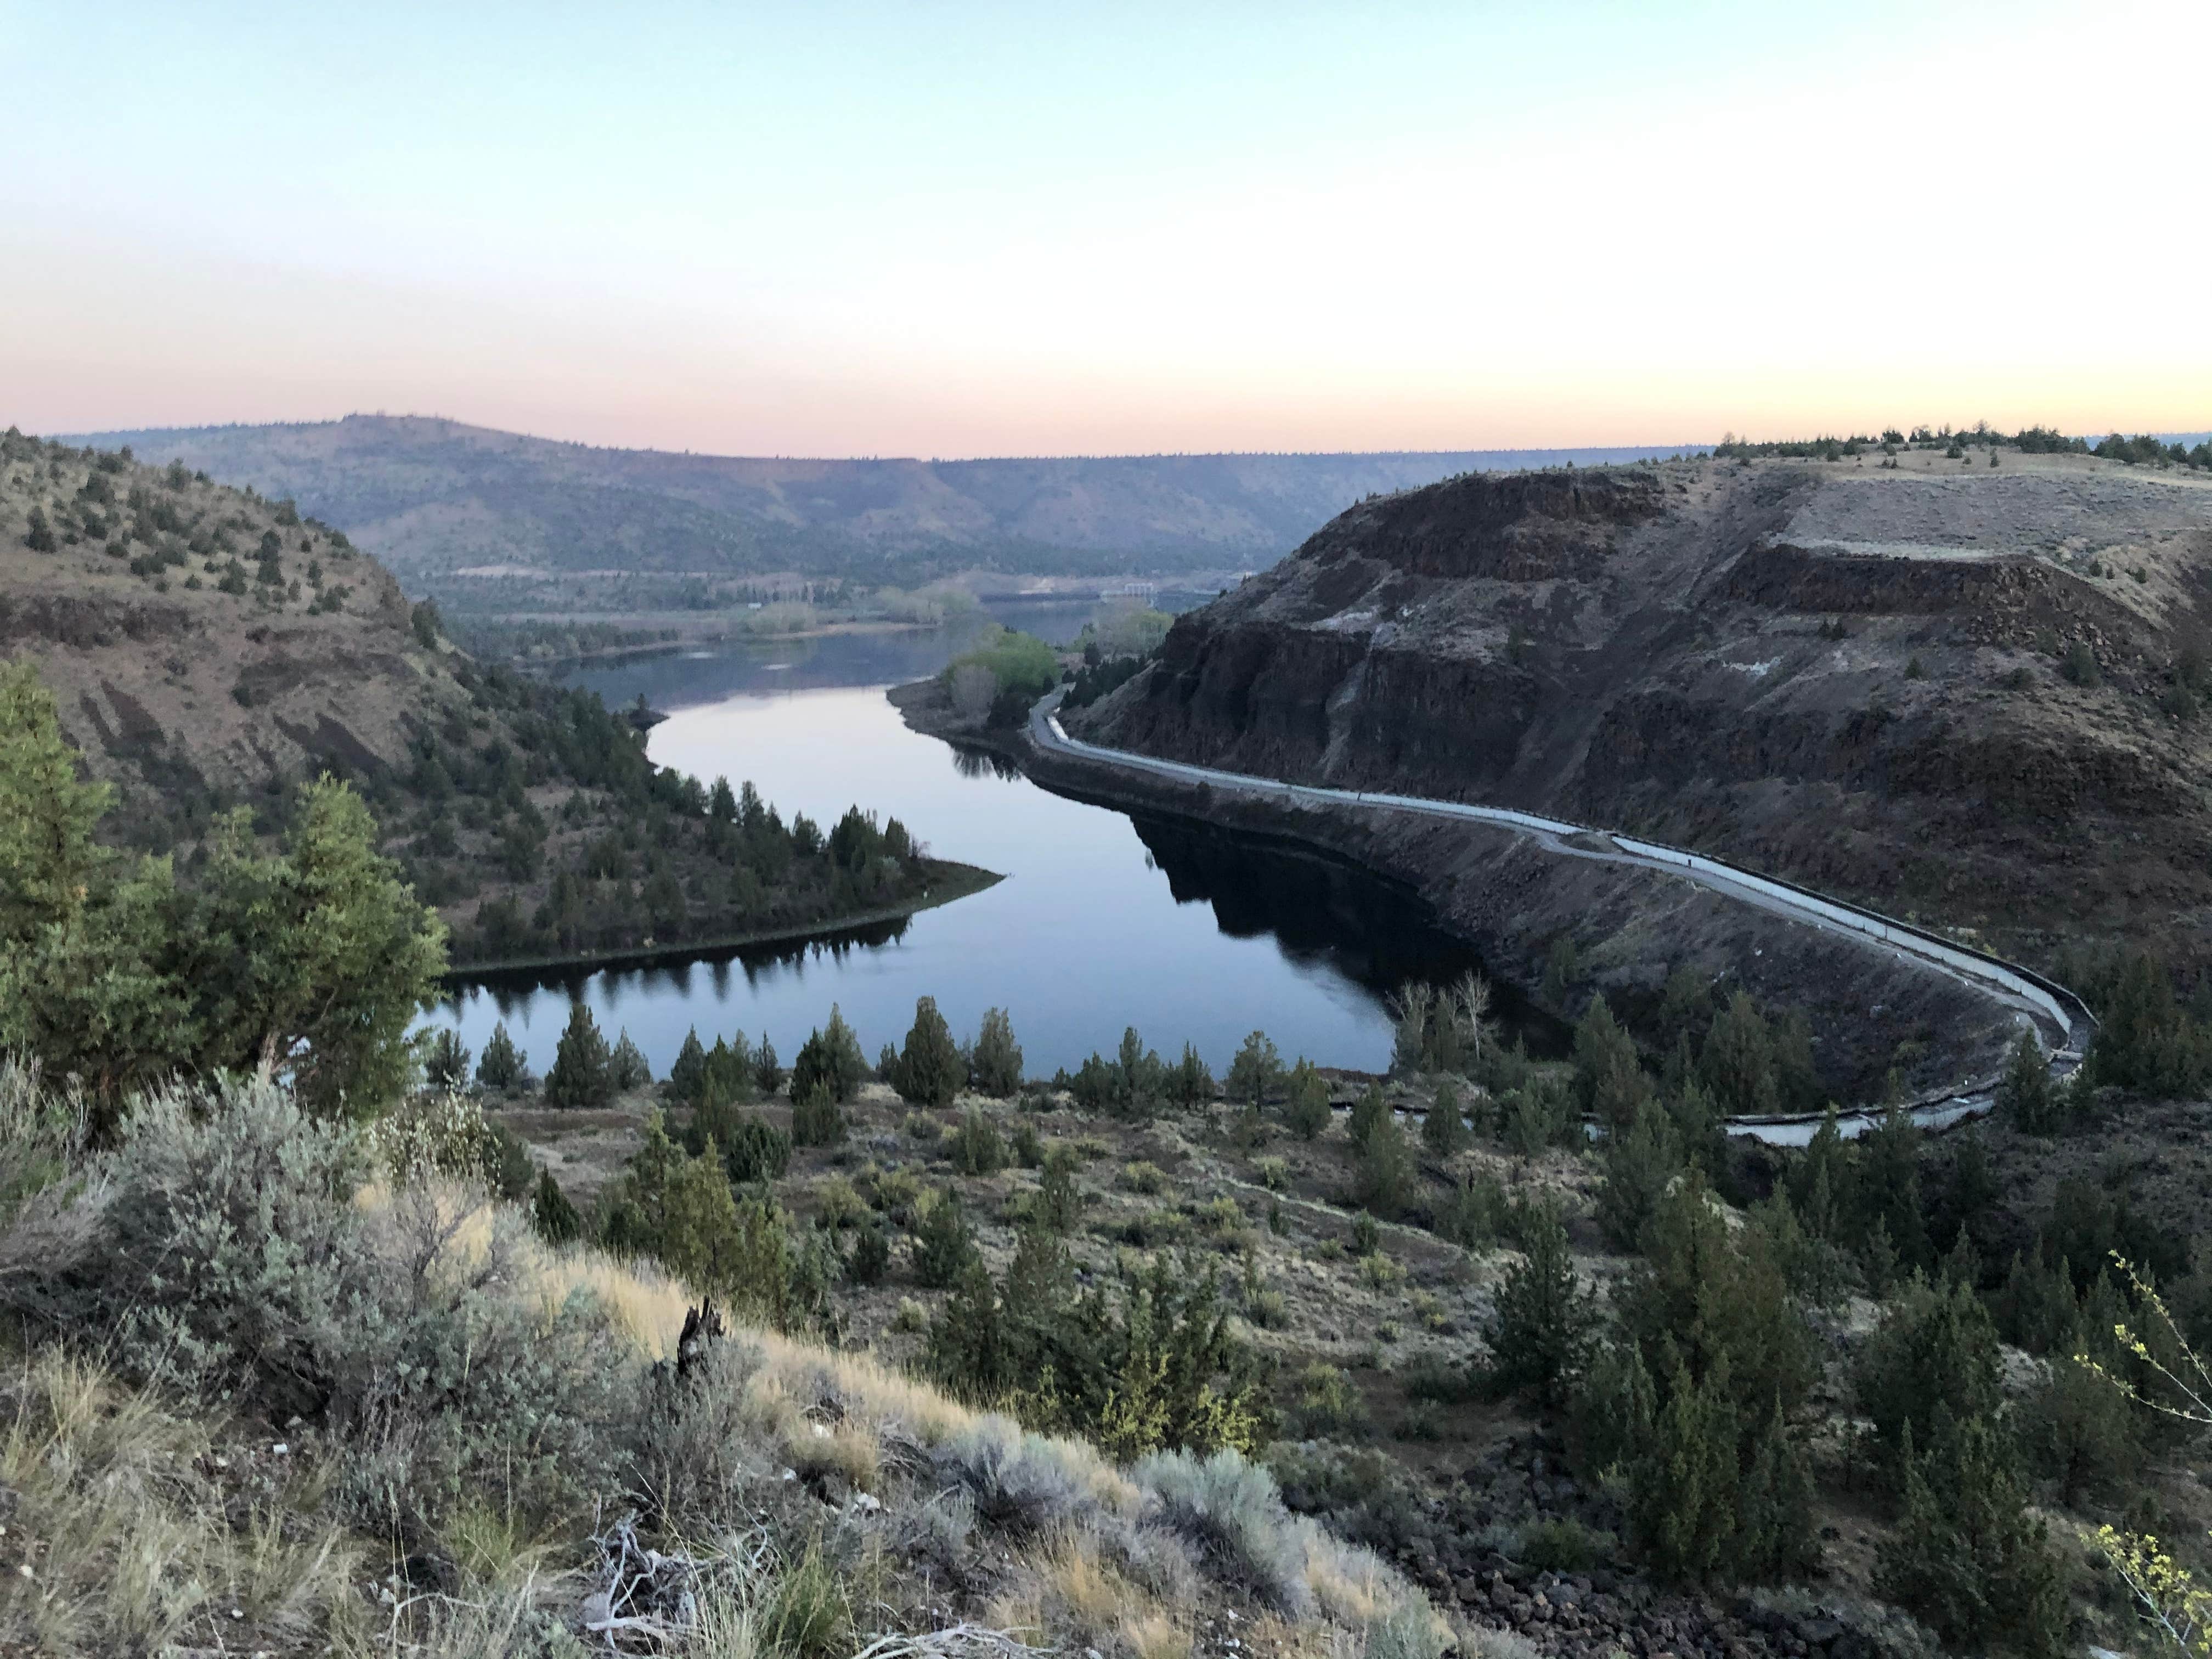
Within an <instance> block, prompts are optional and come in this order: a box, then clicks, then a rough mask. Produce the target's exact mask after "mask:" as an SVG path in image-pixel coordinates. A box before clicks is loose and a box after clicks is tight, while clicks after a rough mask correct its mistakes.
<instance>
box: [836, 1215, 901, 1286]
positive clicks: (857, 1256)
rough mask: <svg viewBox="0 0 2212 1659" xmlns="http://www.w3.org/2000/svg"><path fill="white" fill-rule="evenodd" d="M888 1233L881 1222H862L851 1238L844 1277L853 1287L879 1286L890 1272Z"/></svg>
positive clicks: (889, 1241)
mask: <svg viewBox="0 0 2212 1659" xmlns="http://www.w3.org/2000/svg"><path fill="white" fill-rule="evenodd" d="M890 1266H891V1240H890V1231H889V1230H888V1229H887V1228H885V1227H884V1225H883V1224H882V1223H881V1222H864V1223H863V1224H861V1225H860V1228H859V1230H858V1231H856V1232H855V1233H854V1237H853V1253H852V1255H850V1256H848V1258H847V1259H846V1261H845V1276H846V1277H847V1278H848V1279H851V1280H852V1281H853V1283H854V1284H855V1285H880V1284H882V1283H883V1282H884V1275H885V1274H886V1273H889V1272H890Z"/></svg>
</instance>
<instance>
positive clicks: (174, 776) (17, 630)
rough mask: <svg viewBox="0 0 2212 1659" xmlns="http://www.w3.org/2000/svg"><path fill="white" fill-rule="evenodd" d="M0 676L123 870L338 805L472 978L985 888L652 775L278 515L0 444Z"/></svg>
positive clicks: (745, 798)
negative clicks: (39, 704)
mask: <svg viewBox="0 0 2212 1659" xmlns="http://www.w3.org/2000/svg"><path fill="white" fill-rule="evenodd" d="M0 656H4V657H6V658H9V659H16V658H26V657H27V658H30V659H35V660H36V662H37V663H38V665H39V668H40V674H41V676H42V678H44V679H45V680H46V684H47V685H48V687H49V688H50V689H51V690H52V692H53V693H54V696H55V698H56V701H57V702H58V706H59V713H60V717H61V720H62V722H63V725H64V729H65V730H66V732H67V733H68V735H69V737H70V740H71V741H72V742H73V743H74V744H76V746H77V748H78V749H79V750H80V751H81V752H82V754H83V756H84V760H85V764H86V765H87V766H88V768H89V769H91V771H92V772H93V773H94V775H97V776H99V777H100V778H103V779H106V780H107V781H112V782H113V783H115V784H116V785H117V786H118V788H119V789H120V791H121V793H122V805H121V810H120V811H118V812H117V813H116V814H115V815H114V817H113V820H112V821H113V822H114V823H116V824H117V825H118V826H120V828H121V830H122V833H123V834H124V835H125V836H126V837H127V838H128V839H129V840H130V841H131V842H133V843H134V844H136V845H137V846H139V847H142V848H147V849H149V850H154V851H167V850H169V849H171V848H179V849H181V850H184V851H185V852H187V853H189V852H190V851H191V849H192V848H193V847H194V845H195V844H196V843H197V842H199V841H200V839H201V838H202V836H204V833H205V832H206V830H207V829H208V828H209V826H210V823H212V822H213V820H214V818H215V817H216V814H217V813H219V812H222V811H228V810H231V809H234V808H236V807H239V806H246V807H249V808H251V809H252V811H253V812H254V814H255V817H256V821H257V823H258V824H259V825H260V826H261V827H264V828H268V827H271V826H273V824H274V823H276V822H278V821H280V820H281V817H282V815H283V811H285V809H286V808H287V806H288V805H289V791H290V788H291V787H292V786H294V785H295V784H296V783H297V782H298V781H301V779H302V778H304V777H308V776H313V775H316V774H319V773H321V772H331V773H335V774H337V775H339V776H341V777H344V778H347V779H349V780H350V781H352V782H353V783H354V784H355V785H356V787H358V788H359V789H360V791H361V792H362V794H363V795H364V796H365V798H366V799H368V802H369V804H370V805H371V807H372V809H373V810H374V811H375V812H376V814H377V817H378V819H379V823H380V826H381V827H382V829H383V830H384V832H385V834H386V842H387V850H389V851H391V852H392V853H394V854H397V855H398V856H399V857H400V858H401V860H402V862H403V865H404V867H405V868H406V870H407V872H408V873H409V875H410V878H411V879H412V880H413V881H414V883H415V884H416V890H417V893H418V895H419V896H421V897H422V898H423V899H425V900H427V901H428V902H431V903H434V904H435V905H437V906H439V908H441V912H442V913H443V914H444V915H445V917H446V920H447V923H448V925H449V926H450V927H452V928H453V934H454V955H455V957H456V958H457V959H458V960H460V961H464V962H466V961H471V960H474V961H489V960H494V959H497V960H515V959H526V958H545V957H568V956H577V955H584V954H591V953H595V952H606V951H628V950H634V949H638V948H641V947H643V946H645V945H648V944H651V945H659V946H668V945H676V944H678V943H679V942H683V941H687V940H688V941H694V942H702V941H708V940H720V939H731V938H735V937H738V936H744V935H749V934H757V933H763V932H767V931H774V930H789V929H793V928H799V927H808V926H811V925H814V924H816V923H817V922H823V921H831V920H835V919H842V918H847V917H853V916H857V915H882V914H885V913H888V912H892V911H896V910H898V909H901V908H912V907H913V906H914V905H915V904H916V903H918V902H921V900H922V898H923V896H924V894H925V893H930V894H933V895H934V896H936V897H938V898H939V899H941V898H943V897H945V896H952V895H956V894H957V893H958V892H961V891H964V890H972V888H973V886H974V884H975V882H977V881H979V880H981V879H984V878H983V877H982V875H981V872H974V871H969V870H967V869H966V868H965V867H964V866H945V865H939V864H937V863H935V862H934V861H932V860H926V859H923V858H921V856H920V855H919V854H918V851H917V849H916V848H915V847H914V846H913V845H912V843H911V842H909V841H908V838H907V836H906V834H905V831H904V830H903V829H902V828H900V827H899V826H898V825H897V823H896V821H893V822H892V823H889V824H884V825H880V826H879V825H877V824H876V823H873V822H872V820H870V819H868V818H866V817H865V816H863V815H861V814H859V813H857V812H855V813H854V814H851V815H849V816H848V818H847V819H846V820H845V821H844V822H843V823H841V824H840V825H838V826H836V827H834V828H833V829H830V830H829V831H828V832H827V833H825V832H824V831H823V829H820V828H819V827H817V826H815V825H812V824H811V823H806V822H805V820H804V819H799V820H794V821H793V823H791V824H789V825H787V824H785V823H783V822H782V821H781V818H780V817H777V816H776V815H775V811H774V810H773V809H772V808H771V807H769V805H767V804H766V803H764V802H762V801H760V800H759V799H757V797H756V796H754V795H753V794H752V793H750V790H747V791H744V792H743V793H735V792H731V791H726V790H718V791H716V792H715V793H714V794H713V795H711V796H710V795H709V794H708V792H707V791H706V790H705V789H704V788H702V787H701V786H700V785H699V784H698V783H697V782H696V781H693V780H689V779H685V778H683V777H680V776H678V775H676V774H675V773H672V772H665V771H662V770H661V769H658V768H656V767H654V766H653V764H652V763H650V762H649V761H647V759H646V757H645V755H644V752H643V749H642V747H641V744H640V743H639V742H638V740H637V733H636V732H635V729H634V727H633V726H631V724H630V723H629V721H627V720H623V719H619V718H617V717H616V716H614V715H611V714H609V713H608V712H607V711H606V710H605V709H604V708H601V707H600V705H599V701H598V699H597V698H596V697H592V696H583V695H580V694H577V693H573V692H564V691H560V690H555V689H552V688H550V687H546V686H542V685H538V684H532V683H530V682H526V681H523V680H520V679H518V678H513V677H511V676H508V675H506V674H504V673H501V672H500V671H496V670H484V669H480V668H479V667H478V666H477V665H476V664H475V663H473V662H472V661H471V660H470V659H468V658H467V657H465V655H463V654H461V653H459V652H457V651H456V650H455V649H454V648H453V646H452V645H451V644H450V643H449V642H447V641H446V640H445V638H444V637H443V636H442V635H441V632H440V630H439V628H438V625H437V620H436V615H435V611H433V610H431V609H429V608H428V607H416V606H410V604H409V603H408V601H407V599H406V597H405V596H404V594H403V593H402V592H400V588H399V585H398V582H397V581H396V580H394V579H393V577H392V574H391V573H390V572H388V571H387V570H386V569H385V568H383V567H382V566H381V565H380V564H379V563H378V562H376V561H375V560H374V559H373V558H371V557H369V556H368V555H367V554H365V553H363V552H362V551H360V550H358V549H356V548H355V547H354V546H353V545H352V544H351V543H350V541H349V539H348V538H347V537H346V536H345V535H344V534H343V533H342V532H337V531H334V530H332V529H331V528H329V527H328V526H325V525H323V524H320V523H319V522H317V521H315V520H312V519H308V518H303V517H302V516H301V514H300V513H298V512H297V511H296V510H295V507H293V505H292V504H291V503H290V502H289V501H277V502H270V501H267V500H264V499H263V498H262V497H260V496H258V495H255V494H254V493H253V492H252V491H250V490H247V491H240V490H234V489H227V488H224V487H222V486H220V485H217V484H214V483H210V481H209V480H208V479H207V477H205V475H204V474H195V473H193V472H191V471H188V470H187V469H185V468H184V467H182V466H180V465H170V466H167V467H161V468H155V467H151V466H145V465H139V464H138V463H137V462H136V461H134V460H132V459H131V458H130V456H129V453H128V452H119V453H104V452H96V451H91V450H78V449H71V448H69V447H64V446H61V445H55V444H48V443H43V442H40V441H38V440H36V439H33V438H27V437H24V436H22V435H20V434H18V433H15V432H14V431H13V430H12V429H11V430H10V431H9V433H8V434H7V435H5V436H4V438H0Z"/></svg>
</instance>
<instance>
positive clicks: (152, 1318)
mask: <svg viewBox="0 0 2212 1659" xmlns="http://www.w3.org/2000/svg"><path fill="white" fill-rule="evenodd" d="M364 1173H365V1170H364V1167H363V1159H362V1148H361V1146H360V1143H359V1140H358V1139H357V1138H356V1137H355V1136H353V1135H351V1134H348V1133H341V1132H339V1131H337V1130H336V1129H333V1128H331V1127H328V1126H326V1125H324V1124H321V1123H318V1122H316V1121H313V1120H311V1119H309V1118H307V1116H306V1115H304V1114H303V1113H302V1112H301V1109H300V1108H299V1106H298V1104H297V1103H295V1101H294V1100H293V1098H292V1097H291V1096H290V1095H289V1093H288V1092H286V1091H283V1090H282V1089H279V1088H276V1087H275V1086H274V1085H269V1084H264V1083H258V1082H235V1083H234V1082H228V1081H225V1082H222V1083H219V1084H218V1085H216V1087H215V1088H214V1089H213V1090H211V1091H209V1092H208V1093H206V1094H205V1095H201V1094H197V1093H195V1092H193V1091H190V1090H186V1089H183V1088H180V1087H172V1088H167V1089H162V1090H159V1091H155V1093H153V1094H152V1095H149V1096H148V1097H145V1098H143V1099H142V1100H141V1101H140V1103H138V1105H137V1109H135V1110H133V1111H132V1112H131V1115H129V1116H128V1117H127V1118H125V1120H124V1123H123V1126H122V1130H121V1139H120V1144H119V1145H118V1147H117V1148H116V1152H115V1155H114V1157H113V1158H112V1162H111V1164H110V1166H109V1170H108V1179H109V1182H111V1183H112V1185H111V1193H112V1196H111V1197H110V1199H109V1200H108V1205H107V1209H106V1223H107V1225H106V1245H105V1248H104V1249H101V1251H100V1253H99V1255H98V1258H97V1260H96V1261H94V1262H93V1263H91V1264H89V1265H90V1267H91V1268H92V1271H93V1273H94V1285H95V1287H96V1288H95V1291H94V1296H95V1301H94V1307H95V1308H96V1309H98V1310H100V1313H99V1314H98V1315H97V1317H98V1318H99V1319H100V1322H103V1323H104V1322H108V1321H112V1325H111V1326H110V1328H112V1329H113V1330H114V1332H115V1340H116V1351H117V1353H118V1357H119V1358H121V1359H122V1360H123V1362H124V1364H125V1366H126V1368H127V1369H129V1370H131V1371H133V1372H135V1373H137V1374H138V1375H143V1376H173V1377H175V1378H177V1379H178V1380H179V1381H180V1382H183V1383H185V1384H187V1385H188V1386H191V1387H193V1388H195V1389H198V1390H200V1391H202V1392H204V1393H206V1394H209V1395H213V1396H214V1397H217V1398H222V1397H226V1396H240V1395H242V1396H245V1397H246V1398H250V1399H254V1400H257V1401H267V1402H269V1403H270V1405H271V1406H272V1407H281V1408H282V1409H283V1410H285V1411H287V1412H288V1413H289V1411H295V1410H301V1409H307V1408H317V1407H319V1405H320V1403H321V1399H322V1397H323V1396H324V1395H325V1394H326V1393H327V1391H328V1390H329V1389H331V1387H332V1386H333V1384H334V1383H335V1378H334V1376H333V1375H332V1356H333V1355H335V1354H336V1353H337V1352H340V1351H341V1350H342V1349H343V1348H344V1347H345V1346H346V1345H347V1343H348V1342H349V1340H350V1338H351V1332H350V1331H349V1325H350V1324H351V1323H352V1322H354V1321H356V1319H358V1317H359V1316H360V1314H361V1303H362V1299H363V1297H364V1295H365V1287H364V1285H363V1282H362V1281H363V1274H364V1261H365V1257H364V1245H363V1243H362V1234H361V1226H360V1218H359V1215H358V1213H357V1212H356V1210H355V1209H354V1206H353V1204H352V1198H353V1194H354V1189H355V1188H356V1185H357V1184H358V1183H359V1182H360V1180H361V1178H362V1175H363V1174H364Z"/></svg>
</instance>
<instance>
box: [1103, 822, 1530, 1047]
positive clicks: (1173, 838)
mask: <svg viewBox="0 0 2212 1659" xmlns="http://www.w3.org/2000/svg"><path fill="white" fill-rule="evenodd" d="M1132 822H1133V823H1134V824H1135V826H1136V830H1137V836H1138V838H1139V840H1141V841H1142V842H1144V844H1145V850H1146V852H1147V853H1148V854H1150V855H1151V857H1152V862H1153V864H1154V865H1155V866H1158V869H1159V870H1160V871H1161V872H1162V873H1163V874H1164V875H1165V876H1166V877H1167V878H1168V890H1169V891H1170V893H1172V894H1173V895H1174V896H1175V900H1176V903H1178V904H1193V903H1206V904H1210V905H1212V908H1213V917H1214V921H1215V924H1216V925H1217V926H1218V927H1219V928H1220V929H1221V931H1222V932H1223V933H1228V934H1230V935H1231V936H1232V937H1234V938H1239V939H1250V938H1255V937H1259V936H1262V935H1267V936H1272V937H1273V939H1274V940H1275V942H1276V944H1277V945H1278V946H1279V948H1280V949H1281V951H1282V952H1283V954H1284V956H1285V957H1288V958H1289V959H1290V960H1291V961H1292V962H1294V963H1314V964H1317V965H1318V964H1326V965H1327V966H1328V967H1330V968H1333V969H1335V970H1336V971H1337V972H1338V973H1340V974H1342V975H1344V976H1345V977H1346V978H1347V979H1350V980H1352V981H1354V982H1355V983H1357V984H1358V985H1360V986H1362V987H1365V988H1366V989H1368V990H1369V991H1371V992H1373V993H1375V994H1377V995H1386V994H1389V992H1391V991H1394V990H1395V989H1396V988H1397V987H1399V986H1401V985H1402V984H1404V983H1405V982H1406V981H1407V980H1426V981H1430V982H1431V983H1434V984H1443V983H1444V982H1446V981H1449V980H1453V979H1456V978H1457V977H1458V976H1459V975H1462V974H1463V973H1467V972H1468V971H1470V970H1472V971H1474V972H1476V973H1480V972H1482V971H1483V968H1482V962H1481V959H1480V957H1477V956H1476V955H1475V953H1474V951H1473V950H1472V949H1471V948H1470V947H1469V946H1468V945H1467V944H1466V943H1465V942H1464V941H1462V940H1461V939H1456V938H1455V937H1454V936H1453V935H1451V934H1450V933H1447V932H1445V931H1444V930H1443V928H1442V927H1439V926H1437V921H1436V918H1435V916H1434V914H1433V913H1432V912H1431V910H1430V909H1429V908H1428V906H1426V905H1425V904H1424V903H1422V902H1421V901H1420V900H1419V898H1417V897H1415V896H1413V894H1412V893H1409V892H1407V890H1405V889H1403V888H1401V887H1399V886H1396V885H1394V884H1391V883H1389V882H1385V881H1382V880H1379V879H1377V878H1376V877H1374V876H1372V875H1370V874H1368V873H1367V872H1364V871H1362V870H1360V869H1358V868H1357V867H1356V866H1352V865H1350V864H1346V863H1344V862H1342V861H1341V860H1336V859H1333V858H1328V857H1326V856H1324V855H1322V854H1314V853H1306V852H1301V851H1298V850H1297V849H1294V848H1284V847H1279V846H1274V845H1270V844H1268V843H1266V842H1255V841H1253V840H1252V839H1250V838H1249V837H1247V836H1239V835H1236V834H1234V833H1231V832H1228V831H1224V830H1216V829H1206V828H1204V827H1202V826H1198V825H1193V824H1190V823H1185V822H1182V821H1175V822H1169V821H1166V820H1162V819H1158V818H1144V817H1137V818H1133V820H1132ZM1492 1011H1493V1012H1494V1013H1495V1014H1496V1016H1497V1018H1498V1020H1499V1022H1500V1024H1501V1025H1502V1026H1503V1028H1504V1030H1505V1031H1506V1032H1507V1033H1508V1035H1509V1036H1512V1035H1519V1036H1522V1037H1524V1038H1525V1039H1526V1041H1527V1042H1528V1048H1529V1050H1530V1052H1531V1053H1535V1054H1555V1053H1558V1052H1560V1051H1561V1048H1562V1039H1563V1036H1564V1033H1563V1032H1562V1031H1561V1030H1560V1029H1559V1025H1558V1024H1557V1022H1556V1021H1554V1020H1553V1019H1551V1018H1549V1017H1548V1016H1547V1015H1545V1014H1543V1013H1541V1012H1539V1011H1537V1010H1535V1009H1533V1008H1531V1007H1529V1006H1528V1002H1527V1000H1526V999H1525V998H1523V997H1522V996H1521V995H1520V994H1519V993H1518V992H1517V991H1516V989H1515V988H1514V987H1512V986H1510V985H1509V984H1505V983H1504V982H1502V981H1493V982H1492Z"/></svg>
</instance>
